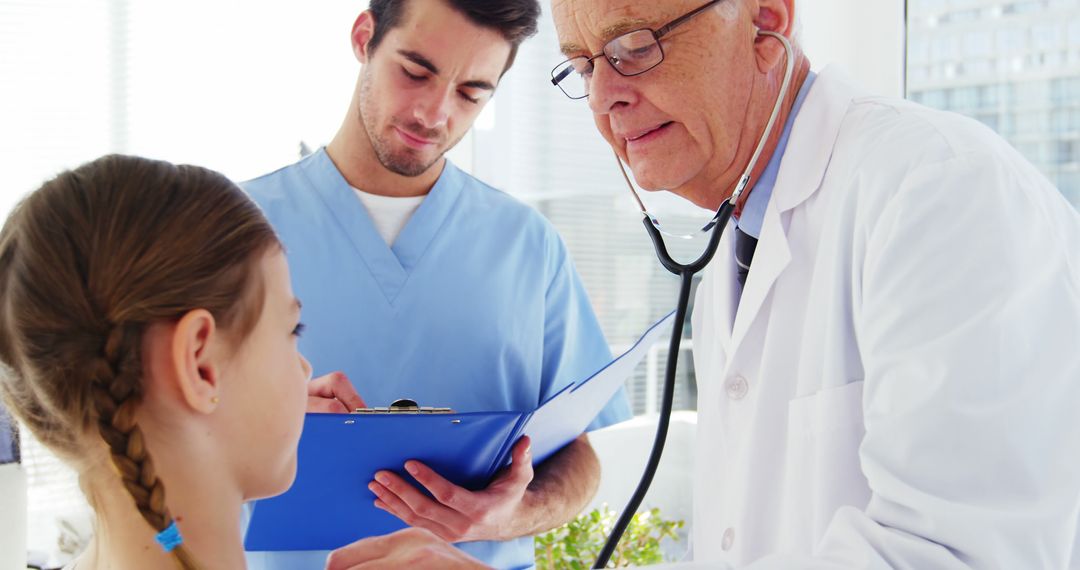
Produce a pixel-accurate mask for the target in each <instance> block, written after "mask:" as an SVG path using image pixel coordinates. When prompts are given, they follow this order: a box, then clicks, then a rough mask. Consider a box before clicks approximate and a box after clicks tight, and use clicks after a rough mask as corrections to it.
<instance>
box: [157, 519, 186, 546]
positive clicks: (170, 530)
mask: <svg viewBox="0 0 1080 570" xmlns="http://www.w3.org/2000/svg"><path fill="white" fill-rule="evenodd" d="M155 540H157V543H158V544H160V545H161V549H162V550H164V551H165V552H172V551H173V549H175V548H176V547H177V546H180V545H181V544H183V543H184V538H183V537H182V536H180V529H178V528H176V521H175V520H174V521H173V522H171V523H169V526H167V527H166V528H165V530H163V531H161V532H159V533H158V534H157V536H156V537H155Z"/></svg>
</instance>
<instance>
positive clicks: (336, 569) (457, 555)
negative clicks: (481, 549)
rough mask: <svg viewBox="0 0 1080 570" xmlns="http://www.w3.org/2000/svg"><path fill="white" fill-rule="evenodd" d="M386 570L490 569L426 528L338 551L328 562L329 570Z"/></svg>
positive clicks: (379, 537) (368, 540) (359, 542)
mask: <svg viewBox="0 0 1080 570" xmlns="http://www.w3.org/2000/svg"><path fill="white" fill-rule="evenodd" d="M382 568H387V569H395V570H396V569H398V568H409V569H410V570H427V569H437V570H477V569H486V568H488V567H487V566H485V565H483V564H482V563H480V562H479V561H478V560H476V559H475V558H472V557H470V556H468V555H467V554H465V553H463V552H461V551H459V550H458V549H456V548H454V547H453V546H451V545H450V544H449V543H447V542H446V541H444V540H442V539H440V538H439V537H438V536H436V535H435V534H434V533H432V532H430V531H428V530H425V529H422V528H407V529H404V530H399V531H397V532H395V533H392V534H388V535H385V536H376V537H372V538H367V539H364V540H360V541H357V542H354V543H352V544H350V545H348V546H345V547H343V548H339V549H338V550H335V551H334V552H332V553H331V554H330V557H329V558H328V559H327V560H326V569H327V570H367V569H382Z"/></svg>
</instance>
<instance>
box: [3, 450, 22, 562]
mask: <svg viewBox="0 0 1080 570" xmlns="http://www.w3.org/2000/svg"><path fill="white" fill-rule="evenodd" d="M0 513H4V518H3V522H4V528H3V531H0V568H26V474H25V473H24V472H23V469H22V466H21V465H19V464H17V463H9V464H7V465H0Z"/></svg>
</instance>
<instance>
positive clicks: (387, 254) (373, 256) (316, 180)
mask: <svg viewBox="0 0 1080 570" xmlns="http://www.w3.org/2000/svg"><path fill="white" fill-rule="evenodd" d="M301 164H302V168H303V171H304V174H305V175H306V176H307V177H308V181H309V182H310V183H311V185H312V188H313V189H314V191H315V193H316V194H317V195H318V196H319V197H320V198H321V199H322V202H323V205H324V206H325V207H326V210H327V211H326V214H325V215H326V216H328V217H330V218H332V219H333V220H334V221H335V222H337V226H338V228H339V229H340V230H341V232H342V233H343V234H344V237H345V238H346V239H348V240H349V241H350V242H351V243H352V245H353V247H354V248H355V249H356V253H357V255H359V256H360V259H362V260H363V262H364V265H366V266H367V268H368V271H369V272H370V273H371V276H372V278H374V279H375V282H376V283H378V285H379V289H380V290H382V292H383V295H385V296H386V300H387V302H390V303H392V302H393V300H394V298H395V297H397V294H398V292H400V291H401V288H402V287H403V286H404V284H405V281H406V279H407V278H408V273H407V272H406V270H405V268H404V267H402V265H401V263H399V262H398V259H397V258H396V257H395V256H394V253H393V252H392V251H390V248H389V247H387V246H386V241H385V240H383V238H382V236H380V235H379V232H378V231H377V230H376V229H375V224H374V223H373V222H372V221H371V216H370V215H368V212H367V208H364V205H363V204H362V203H361V202H360V198H359V197H357V195H356V192H355V191H354V190H353V189H352V186H350V185H349V183H348V182H347V181H346V180H345V177H344V176H342V175H341V172H340V171H339V170H338V169H337V166H335V165H334V162H333V161H332V160H330V156H329V155H328V154H327V153H326V149H320V150H319V151H318V152H317V153H316V154H315V155H314V156H313V157H311V160H307V161H304V162H303V163H301Z"/></svg>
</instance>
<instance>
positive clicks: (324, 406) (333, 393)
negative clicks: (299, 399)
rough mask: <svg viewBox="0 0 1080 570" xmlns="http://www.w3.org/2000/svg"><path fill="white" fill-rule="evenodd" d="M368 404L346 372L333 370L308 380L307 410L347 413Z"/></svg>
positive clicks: (322, 412) (319, 412) (320, 412)
mask: <svg viewBox="0 0 1080 570" xmlns="http://www.w3.org/2000/svg"><path fill="white" fill-rule="evenodd" d="M366 407H367V404H365V403H364V399H363V398H361V397H360V394H358V393H357V392H356V388H353V385H352V382H350V381H349V378H348V377H347V376H345V373H344V372H331V373H330V374H327V375H326V376H319V377H318V378H316V379H314V380H312V381H311V382H308V399H307V411H308V412H309V413H315V414H347V413H349V412H351V411H353V410H355V409H356V408H366Z"/></svg>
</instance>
